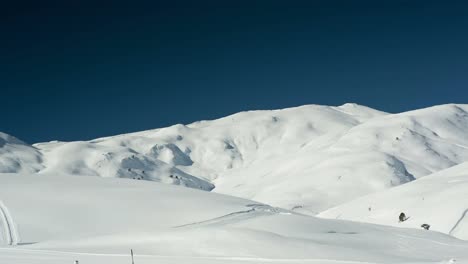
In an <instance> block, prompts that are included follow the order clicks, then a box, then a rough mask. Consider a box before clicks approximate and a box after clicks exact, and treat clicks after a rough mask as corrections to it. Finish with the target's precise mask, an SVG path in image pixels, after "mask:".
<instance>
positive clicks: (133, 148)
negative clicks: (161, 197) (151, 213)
mask: <svg viewBox="0 0 468 264" xmlns="http://www.w3.org/2000/svg"><path fill="white" fill-rule="evenodd" d="M467 112H468V106H467V105H441V106H435V107H431V108H426V109H420V110H415V111H410V112H405V113H400V114H388V113H383V112H380V111H377V110H374V109H370V108H368V107H364V106H359V105H356V104H345V105H342V106H339V107H331V106H318V105H306V106H301V107H296V108H288V109H282V110H273V111H249V112H241V113H238V114H234V115H231V116H228V117H225V118H221V119H218V120H213V121H200V122H195V123H192V124H189V125H180V124H179V125H174V126H171V127H167V128H161V129H155V130H148V131H143V132H138V133H131V134H124V135H118V136H113V137H107V138H100V139H95V140H91V141H86V142H82V141H80V142H49V143H39V144H35V145H34V146H28V145H26V144H24V143H22V142H20V141H15V140H11V139H10V140H9V141H7V140H6V139H4V140H3V141H4V142H8V143H3V145H2V143H0V154H1V155H0V161H1V162H2V163H1V164H6V165H1V167H0V171H2V172H20V171H28V172H37V173H38V174H41V175H81V176H100V177H118V178H130V179H135V180H149V181H157V182H163V183H168V184H175V185H182V186H186V187H191V188H198V189H202V190H207V191H209V190H213V191H214V192H219V193H224V194H229V195H233V196H238V197H242V198H247V199H251V200H255V201H259V202H263V203H267V204H270V205H273V206H279V207H282V208H286V209H294V210H297V211H299V212H302V213H307V214H316V213H319V212H322V211H324V210H326V209H329V208H332V207H334V206H337V205H340V204H342V203H344V202H347V201H350V200H352V199H355V198H358V197H361V196H364V195H367V194H371V193H374V192H380V191H383V190H386V189H389V188H391V187H394V186H398V185H401V184H403V183H408V182H411V181H414V180H415V179H418V178H421V177H423V176H426V175H429V174H431V173H434V172H437V171H439V170H442V169H445V168H449V167H451V166H454V165H457V164H460V163H462V162H465V161H468V147H467V146H468V136H467V131H468V114H467ZM3 135H4V134H3ZM2 138H8V136H6V135H5V136H3V137H2ZM3 141H2V142H3Z"/></svg>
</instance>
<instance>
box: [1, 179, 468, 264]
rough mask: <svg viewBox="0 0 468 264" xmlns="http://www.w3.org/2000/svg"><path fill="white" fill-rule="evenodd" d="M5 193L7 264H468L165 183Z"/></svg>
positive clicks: (337, 223)
mask: <svg viewBox="0 0 468 264" xmlns="http://www.w3.org/2000/svg"><path fill="white" fill-rule="evenodd" d="M0 194H1V197H2V203H1V207H0V208H1V212H2V215H6V216H7V217H6V218H7V219H6V218H2V217H0V230H2V231H4V232H5V233H3V234H6V235H7V236H6V238H7V239H6V240H7V241H3V246H4V247H3V248H2V247H0V263H8V264H25V263H27V264H58V263H73V261H74V260H79V261H80V263H86V264H90V263H91V264H98V263H117V264H118V263H130V258H129V249H130V248H132V249H133V250H134V251H135V252H136V263H138V264H149V263H163V264H164V263H166V264H167V263H252V262H255V263H270V262H275V263H358V262H359V263H361V262H365V263H422V262H425V263H450V261H451V260H452V259H456V260H457V261H458V263H463V261H467V260H468V253H467V252H468V242H466V241H461V240H457V239H455V238H452V237H449V236H447V235H444V234H441V233H437V232H427V231H424V230H414V229H398V228H394V227H384V226H377V225H371V224H361V223H353V222H346V221H341V220H328V219H319V218H315V217H312V216H304V215H299V214H296V213H293V212H290V211H286V210H282V209H278V208H274V207H270V206H267V205H264V204H260V203H256V202H253V201H248V200H243V199H239V198H234V197H228V196H224V195H220V194H216V193H209V192H203V191H199V190H193V189H189V188H182V187H178V186H171V185H166V184H160V183H152V182H143V181H133V180H128V179H101V178H98V177H62V176H59V175H58V176H56V177H51V176H43V177H38V176H37V175H21V174H15V175H12V174H4V175H0ZM5 219H6V220H5ZM5 242H7V243H8V242H10V243H9V244H13V245H11V246H6V247H5ZM11 242H13V243H11Z"/></svg>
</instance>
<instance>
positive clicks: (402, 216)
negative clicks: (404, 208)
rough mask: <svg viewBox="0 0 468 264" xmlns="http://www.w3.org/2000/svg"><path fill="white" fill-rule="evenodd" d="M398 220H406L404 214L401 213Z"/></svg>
mask: <svg viewBox="0 0 468 264" xmlns="http://www.w3.org/2000/svg"><path fill="white" fill-rule="evenodd" d="M398 218H399V219H400V222H404V221H406V220H408V217H406V215H405V213H401V214H400V216H399V217H398Z"/></svg>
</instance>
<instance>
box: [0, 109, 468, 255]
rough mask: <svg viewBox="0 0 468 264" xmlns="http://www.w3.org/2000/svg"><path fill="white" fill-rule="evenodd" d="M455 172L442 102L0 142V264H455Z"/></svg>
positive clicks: (465, 145) (462, 174) (464, 137)
mask: <svg viewBox="0 0 468 264" xmlns="http://www.w3.org/2000/svg"><path fill="white" fill-rule="evenodd" d="M467 164H468V105H455V104H450V105H440V106H434V107H430V108H425V109H419V110H414V111H409V112H404V113H399V114H389V113H384V112H380V111H377V110H374V109H371V108H368V107H365V106H360V105H356V104H345V105H342V106H338V107H332V106H318V105H306V106H301V107H295V108H288V109H282V110H273V111H249V112H242V113H238V114H234V115H231V116H228V117H225V118H221V119H217V120H212V121H200V122H195V123H192V124H188V125H181V124H178V125H174V126H171V127H167V128H160V129H154V130H148V131H142V132H137V133H130V134H124V135H118V136H111V137H106V138H99V139H95V140H90V141H77V142H58V141H53V142H47V143H38V144H34V145H28V144H26V143H24V142H22V141H20V140H18V139H16V138H14V137H12V136H9V135H7V134H4V133H0V236H1V238H0V245H1V246H3V247H5V246H6V248H1V247H0V263H9V264H10V263H14V264H20V263H28V264H33V263H40V264H43V263H48V264H50V263H65V262H67V261H68V262H70V261H71V259H72V258H75V259H78V258H79V259H81V260H82V259H85V260H86V263H103V262H104V263H110V262H112V263H127V262H128V259H127V254H126V253H123V254H122V253H121V252H125V251H127V250H128V248H129V247H132V248H134V249H137V250H138V252H140V255H139V258H140V259H139V261H138V263H154V262H158V263H160V262H161V263H181V262H184V263H185V262H186V263H216V264H218V263H245V262H258V263H266V262H277V263H291V262H294V263H362V262H371V263H375V262H378V263H421V262H424V263H427V262H430V263H452V262H453V260H450V259H451V258H454V259H458V260H459V262H458V263H463V262H460V259H461V260H464V261H467V262H468V255H466V253H465V252H468V250H467V249H468V244H466V242H463V241H460V240H457V239H455V238H453V237H450V236H449V235H452V236H455V237H457V238H462V239H468V222H467V220H466V219H468V218H466V217H465V216H466V214H467V208H468V204H467V203H466V202H465V201H468V199H467V198H468V196H467V193H468V185H466V182H468V179H467V178H468V174H467V173H466V172H467V171H468V165H467ZM90 176H94V177H90ZM103 178H106V179H103ZM115 178H125V179H115ZM171 185H179V186H171ZM180 186H182V187H180ZM183 187H190V188H183ZM197 189H200V190H197ZM208 191H211V192H208ZM400 212H405V213H406V214H407V215H408V216H410V218H409V219H408V220H407V221H405V222H403V223H399V222H398V215H399V213H400ZM315 214H318V216H319V217H320V218H316V217H313V216H311V215H315ZM346 220H353V221H358V222H367V223H355V222H349V221H346ZM423 223H426V224H430V225H431V229H430V230H431V231H429V232H428V231H425V230H421V228H420V225H421V224H423ZM375 224H381V225H387V227H385V226H379V225H375ZM392 226H393V227H392ZM402 227H403V228H402ZM408 228H410V229H408ZM414 228H417V229H419V230H415V229H414ZM434 231H439V232H442V233H445V234H448V235H444V234H441V233H439V232H434ZM8 245H10V246H8ZM410 245H411V246H410ZM141 254H143V255H141ZM144 254H147V255H146V256H145V255H144ZM441 261H442V262H441Z"/></svg>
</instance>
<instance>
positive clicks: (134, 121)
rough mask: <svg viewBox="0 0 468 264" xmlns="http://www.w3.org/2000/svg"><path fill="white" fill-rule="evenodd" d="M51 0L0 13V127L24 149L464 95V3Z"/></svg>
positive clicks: (467, 57)
mask: <svg viewBox="0 0 468 264" xmlns="http://www.w3.org/2000/svg"><path fill="white" fill-rule="evenodd" d="M57 2H59V3H60V2H67V3H61V4H57V3H56V4H51V3H50V2H49V3H47V2H44V1H36V3H31V4H30V5H26V4H23V3H22V4H21V6H19V5H18V6H2V8H1V9H0V10H1V11H0V29H1V31H0V32H1V36H0V38H1V40H0V67H1V68H0V89H1V93H0V96H1V97H0V98H1V103H0V113H1V116H2V119H1V122H0V131H3V132H6V133H9V134H12V135H14V136H16V137H19V138H20V139H23V140H25V141H27V142H29V143H35V142H40V141H48V140H53V139H58V140H85V139H92V138H96V137H101V136H108V135H114V134H120V133H125V132H133V131H139V130H144V129H151V128H157V127H163V126H168V125H172V124H175V123H189V122H192V121H196V120H201V119H213V118H218V117H222V116H225V115H228V114H232V113H235V112H238V111H243V110H252V109H276V108H284V107H290V106H297V105H302V104H328V105H341V104H343V103H345V102H356V103H359V104H363V105H367V106H370V107H373V108H377V109H380V110H383V111H388V112H400V111H405V110H409V109H416V108H421V107H425V106H430V105H434V104H443V103H451V102H456V103H468V87H467V84H468V15H467V14H468V4H465V3H463V2H466V1H442V0H441V1H398V0H391V1H333V0H324V1H313V0H311V1H303V2H300V1H253V0H252V1H212V2H203V1H191V2H192V3H187V2H183V1H147V2H142V1H128V3H127V4H116V2H117V1H114V3H112V2H111V1H109V2H107V1H106V3H105V4H104V3H103V4H96V3H93V4H85V3H83V2H82V1H57ZM95 2H99V1H95ZM168 2H171V3H172V4H171V5H170V6H169V5H168ZM222 2H232V3H231V4H226V3H224V4H222ZM111 3H112V4H111Z"/></svg>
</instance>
